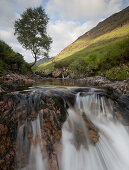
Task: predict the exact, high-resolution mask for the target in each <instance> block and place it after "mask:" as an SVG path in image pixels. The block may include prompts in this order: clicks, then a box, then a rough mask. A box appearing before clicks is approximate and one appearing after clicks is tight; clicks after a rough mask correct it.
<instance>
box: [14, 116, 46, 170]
mask: <svg viewBox="0 0 129 170" xmlns="http://www.w3.org/2000/svg"><path fill="white" fill-rule="evenodd" d="M26 124H27V123H26ZM30 129H31V131H32V132H31V133H32V135H33V137H32V141H31V146H29V142H28V132H29V131H30ZM17 138H18V143H19V144H20V152H21V153H22V152H24V151H23V149H27V150H28V152H29V153H28V164H27V166H26V167H25V168H18V169H20V170H46V169H47V159H43V153H42V151H41V146H42V141H41V127H40V119H39V116H38V117H37V119H36V120H34V121H31V123H30V124H27V126H26V129H25V138H23V126H21V127H20V128H19V132H18V137H17ZM24 145H26V147H25V148H24V147H23V146H24ZM29 148H30V149H29ZM20 152H18V157H19V156H21V153H20ZM21 162H22V160H21Z"/></svg>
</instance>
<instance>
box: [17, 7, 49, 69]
mask: <svg viewBox="0 0 129 170" xmlns="http://www.w3.org/2000/svg"><path fill="white" fill-rule="evenodd" d="M48 21H49V18H48V17H47V15H46V13H45V10H44V9H43V8H42V7H38V8H28V9H26V11H25V12H23V14H22V15H21V18H20V19H18V20H16V21H15V25H14V28H15V33H14V35H17V39H18V41H19V43H20V44H21V45H22V46H23V48H25V49H26V50H30V51H31V52H32V55H33V57H34V59H35V61H34V63H33V64H32V65H31V66H33V65H35V63H36V62H37V59H38V58H40V57H41V56H46V57H48V52H49V50H50V44H51V43H52V39H51V37H49V36H48V35H47V31H46V29H47V24H48Z"/></svg>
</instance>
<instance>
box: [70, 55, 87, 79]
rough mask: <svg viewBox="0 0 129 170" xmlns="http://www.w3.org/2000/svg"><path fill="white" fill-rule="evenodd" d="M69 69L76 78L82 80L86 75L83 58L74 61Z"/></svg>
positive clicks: (85, 64)
mask: <svg viewBox="0 0 129 170" xmlns="http://www.w3.org/2000/svg"><path fill="white" fill-rule="evenodd" d="M69 68H70V70H71V72H72V73H74V75H75V77H76V78H79V77H80V78H83V77H85V76H86V74H87V63H86V61H85V60H84V59H83V58H79V59H77V60H75V61H74V62H73V63H72V64H70V66H69Z"/></svg>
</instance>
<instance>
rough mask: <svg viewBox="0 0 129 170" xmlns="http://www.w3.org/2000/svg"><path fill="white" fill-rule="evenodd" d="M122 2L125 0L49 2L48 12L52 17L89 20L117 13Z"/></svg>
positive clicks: (60, 0) (55, 0)
mask: <svg viewBox="0 0 129 170" xmlns="http://www.w3.org/2000/svg"><path fill="white" fill-rule="evenodd" d="M122 2H123V0H90V1H89V0H65V1H64V0H49V1H48V4H47V11H48V13H49V14H51V16H53V15H55V16H57V15H61V17H63V18H64V17H67V18H71V19H87V18H88V19H89V18H97V17H102V16H104V15H110V14H112V13H114V12H117V11H118V10H120V7H121V5H122Z"/></svg>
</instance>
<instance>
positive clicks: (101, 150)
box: [61, 94, 129, 170]
mask: <svg viewBox="0 0 129 170" xmlns="http://www.w3.org/2000/svg"><path fill="white" fill-rule="evenodd" d="M112 104H113V103H112V101H111V100H110V99H107V98H105V97H99V95H95V94H94V95H88V96H80V94H78V95H77V98H76V104H75V107H74V108H70V109H68V115H69V116H68V118H67V121H66V122H65V123H64V125H63V130H62V143H63V154H62V163H61V170H129V134H128V132H127V130H126V129H127V128H125V127H124V126H123V125H122V124H121V123H120V122H119V121H118V120H116V119H114V115H113V106H112ZM82 114H85V115H87V116H88V118H89V119H90V121H91V122H92V123H93V124H94V125H95V126H96V127H97V128H98V129H99V135H100V137H99V141H98V142H97V144H96V145H95V146H94V145H92V144H91V143H90V141H89V139H88V135H87V129H86V127H85V123H84V120H83V118H82ZM79 128H80V129H81V132H77V130H78V129H79Z"/></svg>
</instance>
